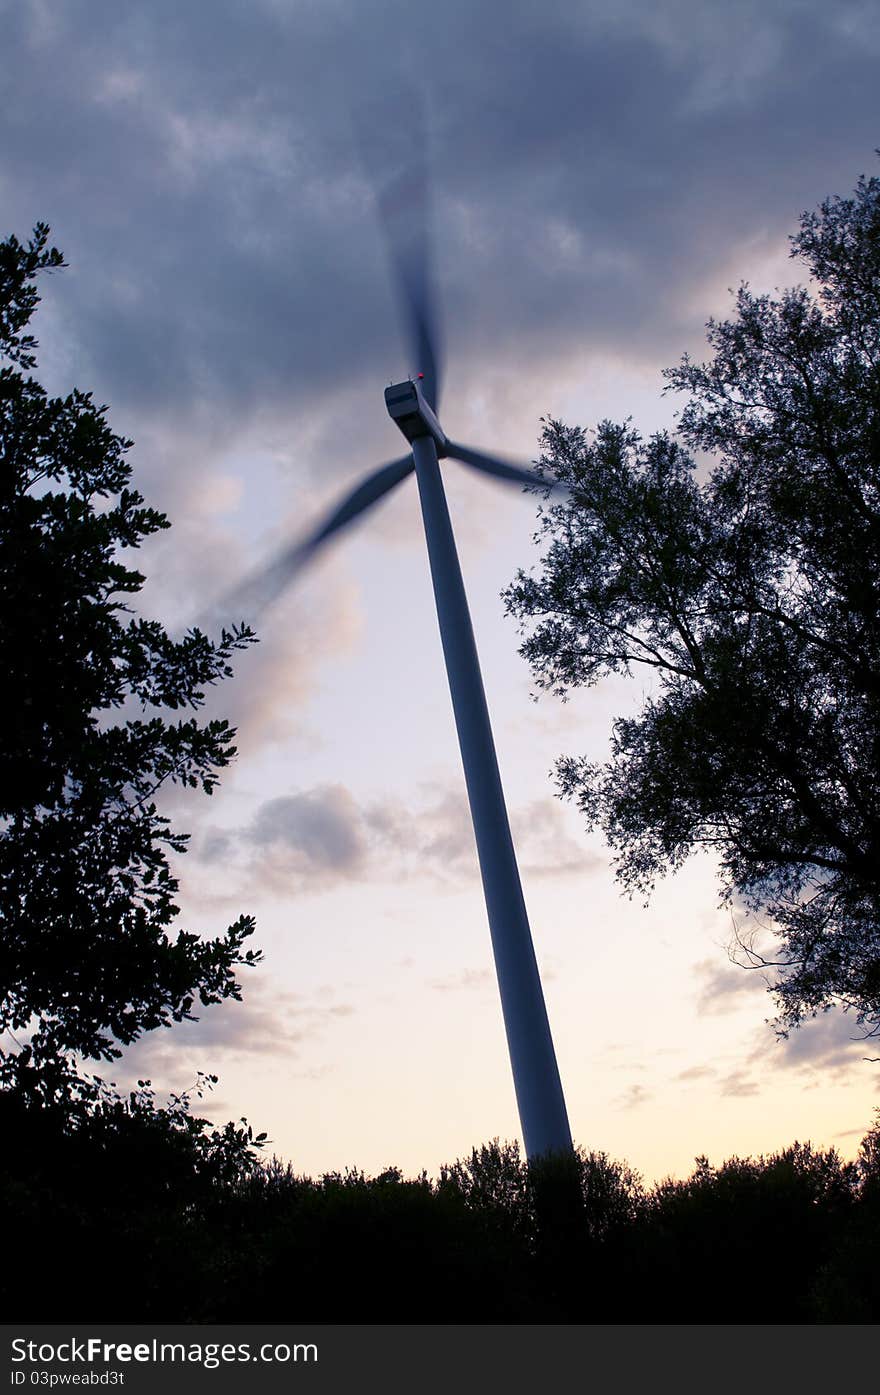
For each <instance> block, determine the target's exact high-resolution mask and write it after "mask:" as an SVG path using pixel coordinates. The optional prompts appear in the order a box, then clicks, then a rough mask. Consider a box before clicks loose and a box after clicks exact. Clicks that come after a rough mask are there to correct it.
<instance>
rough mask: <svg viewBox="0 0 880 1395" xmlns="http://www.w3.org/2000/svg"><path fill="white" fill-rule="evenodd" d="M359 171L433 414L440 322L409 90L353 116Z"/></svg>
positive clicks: (417, 108)
mask: <svg viewBox="0 0 880 1395" xmlns="http://www.w3.org/2000/svg"><path fill="white" fill-rule="evenodd" d="M352 122H353V126H354V131H355V140H356V143H357V145H358V147H359V149H360V156H361V164H362V167H363V170H364V173H365V175H366V178H367V181H368V183H369V184H370V186H371V188H372V190H373V193H374V196H375V199H376V205H377V208H378V212H379V221H380V225H381V228H382V232H383V233H384V237H385V245H386V249H387V253H388V260H389V263H390V268H391V275H392V279H393V282H394V288H395V292H396V294H397V298H398V301H399V305H400V311H401V315H402V319H403V327H404V332H405V334H406V340H407V349H408V352H409V353H410V355H411V356H412V362H411V363H410V364H409V365H408V368H409V371H410V372H411V374H412V376H413V377H415V376H416V374H418V373H421V374H423V375H424V376H423V378H422V381H421V388H422V392H423V393H424V395H425V397H426V398H427V400H428V402H430V404H431V406H432V407H433V409H434V410H435V411H436V410H437V403H438V401H439V398H440V379H441V375H442V365H441V358H442V349H441V334H440V327H439V319H438V315H437V311H436V298H435V295H434V286H433V273H432V252H431V235H430V233H431V200H430V196H429V194H430V190H429V179H428V166H427V160H426V157H425V150H426V146H427V126H428V122H427V115H426V111H425V102H424V98H423V96H422V94H421V92H420V91H419V89H418V87H416V86H415V84H413V83H411V82H410V81H409V80H407V79H401V80H398V81H397V82H396V83H395V84H393V85H392V88H391V89H390V90H389V92H388V93H386V96H385V98H384V99H383V100H382V101H381V102H379V103H371V104H365V105H363V106H362V107H361V108H360V109H359V110H358V111H357V112H353V113H352Z"/></svg>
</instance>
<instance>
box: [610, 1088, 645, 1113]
mask: <svg viewBox="0 0 880 1395" xmlns="http://www.w3.org/2000/svg"><path fill="white" fill-rule="evenodd" d="M650 1098H651V1091H650V1090H647V1089H646V1088H645V1086H644V1085H630V1087H629V1089H628V1090H627V1091H626V1092H625V1093H624V1094H622V1095H620V1096H619V1097H618V1099H617V1100H616V1101H615V1103H616V1104H617V1107H618V1109H639V1108H641V1106H642V1105H643V1104H647V1102H648V1100H649V1099H650Z"/></svg>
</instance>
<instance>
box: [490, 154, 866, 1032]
mask: <svg viewBox="0 0 880 1395" xmlns="http://www.w3.org/2000/svg"><path fill="white" fill-rule="evenodd" d="M792 244H793V245H792V256H794V257H797V258H799V259H800V260H801V262H802V263H803V264H804V266H805V268H806V270H807V271H808V272H809V274H810V276H811V277H812V278H813V280H814V288H813V289H811V290H808V289H803V288H799V289H793V290H787V291H785V292H783V293H782V294H781V295H778V296H777V297H776V298H774V297H771V296H768V295H754V294H752V292H751V291H750V290H749V288H748V286H747V285H743V286H742V287H741V288H740V290H739V292H738V295H737V297H736V314H735V317H734V318H733V319H732V320H730V321H725V322H722V323H718V322H716V321H714V320H710V321H709V324H708V339H709V343H710V345H711V347H712V349H713V351H714V357H713V358H712V359H711V360H710V361H709V362H707V363H704V364H696V363H692V362H691V361H690V360H689V359H688V357H687V356H685V357H684V358H683V359H682V361H681V363H680V364H679V365H678V367H676V368H673V369H670V370H668V371H667V372H666V375H665V376H666V377H667V379H668V382H669V388H671V389H675V390H679V391H683V392H687V393H689V394H690V397H689V401H688V403H687V405H686V406H685V408H684V410H683V411H682V413H681V415H680V419H679V431H678V435H677V437H671V436H670V435H668V434H666V433H662V432H661V433H658V434H656V435H654V436H652V437H651V438H650V440H648V441H643V440H642V439H641V438H640V437H639V435H638V433H637V432H636V431H635V430H634V429H632V427H631V426H630V425H629V424H628V423H626V424H624V425H613V424H612V423H610V422H607V421H606V422H603V423H602V424H601V425H600V426H599V428H598V430H597V432H596V434H595V437H592V436H588V434H587V433H586V432H585V431H584V430H582V429H581V428H578V427H568V426H564V425H562V424H561V423H559V422H557V421H549V422H547V423H545V429H544V432H543V439H542V457H541V463H542V466H543V468H545V469H546V470H547V471H549V472H550V473H552V474H554V475H557V476H558V477H560V478H561V479H562V480H563V481H565V482H566V483H567V484H568V485H569V486H570V493H569V494H568V495H567V496H566V497H565V498H564V499H563V501H562V502H560V503H556V504H546V505H544V507H543V511H542V522H541V532H540V533H539V538H538V541H540V542H542V543H543V544H545V545H546V553H545V555H544V557H543V561H542V563H541V565H540V567H539V569H538V571H537V574H536V575H526V574H524V573H523V572H520V573H519V574H518V575H517V578H516V579H515V581H514V584H513V585H512V586H511V587H510V588H509V590H508V591H507V593H506V603H507V606H508V609H509V611H510V612H512V613H513V614H514V615H515V616H517V617H518V618H519V620H520V621H521V623H522V625H523V628H524V632H525V634H526V638H525V642H524V644H523V646H522V653H523V654H524V656H525V657H526V658H527V659H528V661H529V663H530V664H531V666H532V670H533V673H534V675H535V678H536V681H537V683H538V685H539V687H541V688H544V689H547V690H551V691H553V692H555V693H558V694H560V695H565V694H566V693H567V692H568V691H569V690H571V689H572V688H576V687H579V686H581V685H590V684H593V683H595V682H596V681H597V680H598V679H599V678H601V677H602V676H603V675H605V674H609V673H630V672H632V671H633V670H634V669H637V668H639V667H641V668H642V669H643V670H644V671H649V672H651V673H652V674H653V675H654V678H653V684H652V688H651V690H650V691H649V694H648V696H647V698H646V699H645V701H644V704H643V706H642V709H641V712H640V713H639V715H638V716H635V717H628V718H620V719H619V720H617V721H616V722H615V723H614V727H613V738H612V753H611V758H610V760H608V761H607V763H604V764H602V763H595V762H590V761H588V760H584V759H577V758H568V759H563V760H561V761H560V762H559V763H558V770H557V774H558V780H559V784H560V788H561V791H562V793H563V794H564V795H566V796H568V797H571V798H573V799H574V800H575V801H576V802H577V804H578V805H579V807H580V809H581V810H582V811H583V813H584V814H585V815H586V817H587V821H588V824H589V825H591V826H598V827H601V828H602V829H603V830H604V832H605V835H606V837H607V838H608V840H609V842H610V844H611V846H612V848H613V849H614V850H615V854H616V858H617V874H618V877H619V878H620V880H621V881H622V883H623V885H624V887H625V888H626V889H628V890H629V891H630V892H632V891H633V890H637V891H641V892H644V893H647V892H648V891H650V888H651V886H652V885H653V883H654V880H655V879H656V877H657V876H658V875H659V874H661V873H662V872H664V871H666V870H669V869H671V868H676V867H677V866H679V865H680V864H681V863H682V862H683V861H684V859H685V858H686V857H687V855H688V854H689V853H690V852H691V851H692V850H693V849H695V848H708V849H710V850H711V851H712V852H713V853H714V854H715V855H716V856H717V858H718V861H719V863H720V868H721V878H722V885H723V891H724V896H725V897H726V898H727V899H728V900H733V899H734V898H737V897H738V898H741V899H742V901H743V902H744V903H745V904H746V905H747V906H748V907H750V908H751V909H752V910H753V911H755V912H759V913H763V914H765V915H766V916H767V917H769V918H770V919H771V920H772V922H773V926H774V929H775V932H777V934H778V944H779V949H778V954H777V953H775V952H772V953H771V957H772V958H773V959H774V960H775V961H776V964H777V967H778V971H779V972H778V982H777V985H776V986H775V988H774V991H775V993H776V997H777V1002H778V1007H779V1020H780V1024H781V1026H782V1027H783V1028H786V1027H791V1026H796V1025H797V1024H798V1023H799V1022H800V1021H801V1020H803V1018H804V1017H805V1016H808V1015H812V1014H814V1013H815V1012H816V1011H818V1010H821V1009H823V1008H825V1007H827V1006H828V1005H830V1004H831V1003H832V1002H835V1001H836V1002H839V1003H842V1004H844V1005H847V1006H851V1007H852V1008H854V1009H855V1010H856V1013H857V1016H858V1020H859V1021H860V1022H863V1023H865V1024H866V1026H867V1028H868V1029H870V1030H873V1031H877V1030H878V1028H880V800H878V783H877V771H878V763H880V180H878V179H876V178H874V179H865V178H862V179H860V181H859V183H858V187H857V189H856V191H855V196H854V197H853V198H849V199H841V198H832V199H828V200H826V202H825V203H823V204H822V206H821V209H820V210H819V212H816V213H808V214H804V215H803V218H802V220H801V225H800V232H799V233H798V234H797V236H795V237H794V238H792ZM667 390H668V389H667ZM689 450H692V451H698V452H703V453H707V454H708V456H709V457H713V458H714V459H712V461H711V469H710V468H709V465H708V464H706V465H705V466H704V465H703V464H701V465H699V466H698V464H697V462H696V461H695V459H694V457H693V456H692V455H690V454H689V453H688V451H689ZM754 943H755V942H754V941H752V945H753V946H754ZM745 948H746V952H747V953H748V952H749V945H748V939H747V937H746V944H745ZM751 962H753V963H757V962H763V961H761V960H760V956H757V954H756V955H755V957H754V958H753V959H752V960H751Z"/></svg>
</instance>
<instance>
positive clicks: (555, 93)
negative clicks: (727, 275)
mask: <svg viewBox="0 0 880 1395" xmlns="http://www.w3.org/2000/svg"><path fill="white" fill-rule="evenodd" d="M3 19H4V50H5V60H6V61H5V88H4V124H5V134H4V141H3V149H2V164H0V178H2V187H3V192H4V207H5V213H6V218H7V220H11V221H12V223H13V224H14V225H15V226H16V227H17V228H18V230H19V231H24V230H25V229H26V227H27V225H28V224H29V223H31V222H32V221H33V220H34V219H36V218H38V217H43V218H46V219H48V220H49V221H50V222H51V223H52V224H53V226H54V228H55V232H56V235H57V238H58V240H59V242H60V243H61V244H62V245H63V246H64V247H65V249H66V251H67V253H68V255H69V258H70V259H71V261H72V263H73V270H72V271H71V272H70V273H67V275H66V277H65V279H64V281H63V283H62V282H61V281H58V282H56V283H55V285H54V286H53V303H54V305H55V308H56V313H57V315H58V317H59V319H60V320H61V322H62V323H63V325H64V329H65V332H66V334H67V336H68V337H69V339H70V341H71V343H72V344H73V345H74V346H75V353H74V355H73V357H74V359H75V362H76V366H77V376H78V377H80V378H83V379H86V380H94V381H95V383H96V385H97V387H98V390H99V392H100V393H101V394H102V396H106V397H108V399H109V400H110V401H111V402H112V403H114V404H116V405H117V407H118V408H119V409H120V410H122V409H124V411H125V412H127V413H134V412H137V413H139V414H141V415H144V416H147V415H151V416H155V413H156V412H157V411H158V412H161V413H162V414H164V415H166V416H169V417H170V416H171V415H172V414H173V413H175V412H177V413H183V414H185V415H187V416H189V417H199V418H200V419H201V420H203V421H207V420H210V421H211V422H212V423H213V428H212V429H213V430H214V431H215V432H218V431H219V432H220V433H222V432H223V431H224V430H227V429H229V427H230V425H231V424H235V426H236V429H237V428H238V427H239V426H240V424H241V422H242V420H243V419H244V418H246V417H247V415H248V414H250V413H253V412H254V411H256V410H258V409H260V410H266V409H268V408H274V409H275V410H276V411H277V412H279V413H281V414H282V415H283V416H284V417H285V418H286V419H287V420H288V421H292V420H295V419H296V417H297V415H300V416H302V415H308V413H309V412H311V411H313V410H314V409H315V408H316V407H319V406H320V407H321V409H322V410H325V411H327V412H329V411H330V408H331V406H332V403H333V401H334V399H335V398H336V396H337V394H338V392H339V389H340V385H341V384H349V385H350V384H351V383H352V382H354V381H364V382H366V381H367V380H369V381H370V382H373V381H374V380H375V382H376V387H377V389H378V387H379V386H381V385H382V384H383V383H384V382H385V381H387V380H388V379H389V378H391V377H394V376H397V375H398V374H399V373H401V372H402V371H405V370H406V369H408V368H412V367H413V365H411V364H409V363H408V362H407V355H406V353H405V352H404V351H403V350H402V348H401V345H400V340H399V336H398V332H397V326H396V323H395V317H394V303H393V297H392V294H391V291H390V287H389V284H388V271H387V267H386V265H385V262H384V257H383V250H382V245H381V238H380V235H379V231H378V227H377V220H376V217H375V213H374V208H373V192H372V189H371V179H373V180H375V177H376V176H377V174H378V173H379V171H380V170H383V171H384V170H385V169H388V170H391V171H392V172H397V171H398V170H399V169H400V167H401V165H402V164H405V163H406V160H407V159H408V158H409V157H410V155H411V153H412V149H413V147H416V146H420V145H421V144H422V143H423V140H424V136H423V132H422V124H421V122H420V120H418V119H417V113H415V111H414V107H413V100H412V86H411V82H410V76H409V75H411V74H417V75H418V80H419V83H420V85H422V86H423V88H424V92H425V97H426V110H427V133H428V140H427V144H428V148H429V153H430V158H431V167H432V169H433V174H434V185H435V190H436V205H437V219H436V242H437V245H438V257H437V261H438V278H439V282H440V288H441V292H442V299H443V303H444V307H445V310H446V320H447V335H446V337H447V340H448V341H449V343H450V346H453V345H454V346H455V347H456V348H457V349H458V350H459V351H460V352H461V353H462V354H465V355H467V354H473V353H480V354H486V353H491V354H493V355H494V356H497V357H501V358H503V359H505V360H507V361H509V362H510V363H511V365H512V366H513V365H516V367H517V369H518V371H519V372H522V371H523V370H524V369H525V368H526V367H528V368H529V369H530V370H534V369H535V368H536V367H539V363H538V362H537V361H536V360H537V359H540V357H541V356H544V357H546V358H548V359H552V358H553V356H564V355H566V354H567V353H568V352H570V351H572V350H574V349H583V348H589V347H592V348H593V349H610V348H619V349H625V350H626V352H627V354H629V355H630V356H632V357H633V358H634V359H636V358H639V357H642V358H644V357H646V356H647V357H648V358H649V359H652V358H653V357H654V356H655V355H656V354H657V353H658V352H659V353H661V354H662V355H668V354H670V353H672V354H676V352H677V348H678V347H679V343H678V341H679V340H680V338H681V336H682V335H683V334H686V333H689V332H690V331H691V330H692V329H693V327H694V325H695V324H696V323H698V322H699V320H700V319H701V318H702V311H701V310H700V309H699V308H697V307H696V306H695V304H694V299H693V292H694V290H695V289H697V288H699V286H700V285H701V284H703V283H704V282H705V281H706V280H707V278H710V277H711V276H713V275H716V274H717V273H718V272H719V270H721V269H726V268H727V267H728V265H729V263H730V260H731V257H732V256H733V255H734V254H735V253H737V252H739V251H743V249H745V248H748V247H750V248H752V249H754V247H755V246H756V245H757V244H761V245H763V244H765V243H766V242H767V240H768V239H770V240H774V239H781V238H782V237H783V235H784V233H785V231H788V230H790V229H791V227H792V225H793V221H794V219H795V218H796V216H797V213H798V212H799V211H800V209H801V208H802V207H805V206H809V205H812V204H814V203H815V202H816V201H817V200H818V199H819V198H821V197H822V196H823V195H824V194H825V193H827V192H829V191H830V190H831V189H839V190H840V191H841V192H845V191H846V190H847V189H848V188H849V187H851V184H852V182H853V180H854V177H855V175H856V174H857V173H858V172H859V171H860V169H862V168H863V167H864V166H865V165H866V163H870V161H871V158H872V157H871V151H872V148H873V146H874V144H876V58H877V43H876V33H875V32H873V29H872V26H871V25H870V23H869V21H868V19H867V12H866V11H864V10H860V9H859V7H858V6H850V7H847V6H834V7H830V6H827V5H824V4H822V3H820V0H812V2H811V0H800V3H793V0H791V2H789V0H769V3H765V4H762V5H757V4H753V3H743V0H733V3H731V4H729V5H725V6H724V7H719V6H717V5H715V4H710V3H708V0H705V3H700V2H699V0H692V3H688V4H686V5H684V6H682V5H681V4H676V3H670V2H669V0H667V3H665V4H663V3H661V4H658V5H656V6H646V5H640V4H630V5H623V6H621V5H620V4H619V3H618V2H617V0H614V3H612V0H608V3H607V4H605V5H596V6H591V7H589V10H587V9H585V7H583V6H572V5H570V4H563V3H555V4H550V5H548V4H543V5H540V6H538V5H528V4H522V5H510V4H507V3H502V0H490V3H486V4H481V5H479V6H474V5H473V4H472V3H471V2H470V0H447V3H446V4H444V5H442V6H422V7H413V6H412V5H411V4H404V3H403V0H374V3H371V4H370V5H368V6H361V5H353V4H341V3H329V4H325V5H320V6H305V5H294V6H290V7H288V6H283V5H279V4H274V3H269V2H268V0H262V3H261V2H260V0H254V3H252V4H249V5H247V6H242V5H237V4H234V3H233V2H232V0H215V3H212V4H211V6H210V7H208V6H205V5H199V4H191V5H183V6H181V5H179V4H178V3H173V4H172V3H171V2H170V0H157V2H156V3H154V4H151V5H150V6H148V7H143V6H141V7H136V8H135V7H131V6H119V5H116V4H110V3H109V0H70V3H68V4H65V5H63V6H51V5H49V4H47V3H45V0H29V2H28V0H23V2H21V0H19V2H18V3H7V4H6V5H5V6H4V7H3ZM358 132H360V133H361V135H364V134H366V135H367V136H368V139H367V140H366V141H363V140H360V141H359V140H358V138H357V134H356V133H358ZM364 144H366V145H367V147H368V150H369V151H370V152H371V153H370V155H369V158H368V165H369V177H367V176H366V175H365V170H364V162H363V153H362V150H361V149H360V148H359V147H360V146H363V145H364ZM733 274H734V275H735V271H734V273H733ZM597 406H599V404H597ZM380 409H381V403H377V410H380ZM389 439H390V437H389Z"/></svg>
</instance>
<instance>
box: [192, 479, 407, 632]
mask: <svg viewBox="0 0 880 1395" xmlns="http://www.w3.org/2000/svg"><path fill="white" fill-rule="evenodd" d="M412 469H413V458H412V456H411V455H407V456H402V457H401V458H400V459H399V460H392V461H390V463H389V464H387V465H382V466H380V468H379V469H378V470H374V472H373V473H372V474H371V475H368V476H367V478H366V479H365V480H364V481H363V483H362V484H359V485H358V486H357V488H356V489H353V490H352V491H351V493H350V494H347V495H346V496H345V497H344V498H343V499H341V500H340V501H339V503H338V504H337V505H336V508H335V509H333V510H332V511H331V512H330V513H329V514H328V515H327V517H326V518H325V519H324V521H323V522H322V523H321V524H320V525H319V526H318V527H317V528H315V529H314V531H313V532H311V533H309V534H308V535H307V536H306V537H305V538H301V539H300V540H299V541H297V542H293V543H290V544H288V546H287V547H285V548H283V549H282V550H281V551H280V552H279V553H278V554H277V555H276V556H275V558H274V559H273V560H272V561H271V562H269V563H268V564H267V565H266V566H264V567H261V568H260V569H259V571H256V572H253V573H252V574H251V575H250V576H249V577H246V578H245V579H244V581H243V582H242V583H241V584H240V585H239V586H237V587H236V588H235V590H234V591H232V592H231V593H230V594H229V595H228V596H227V597H226V598H225V599H224V601H223V603H222V611H223V613H224V614H226V615H228V614H229V613H230V612H231V611H232V609H237V610H238V611H239V612H240V613H241V614H242V615H249V616H250V617H251V618H254V617H255V616H256V615H257V614H258V613H260V612H261V611H264V610H266V609H267V607H268V606H270V605H272V603H273V602H274V601H276V600H277V599H278V597H279V596H280V595H281V593H282V591H284V589H285V588H286V587H287V586H289V585H290V583H291V582H292V581H294V580H295V579H296V577H297V576H298V574H299V573H300V572H301V571H302V569H303V567H305V566H307V565H308V563H309V562H311V560H312V558H313V557H315V555H316V554H317V553H318V552H320V550H321V548H322V547H323V546H324V544H325V543H326V542H327V541H328V540H329V539H330V538H332V537H333V535H334V534H335V533H339V532H341V530H342V529H343V528H347V527H348V526H349V525H350V524H351V523H353V522H354V520H355V519H356V518H358V517H359V516H360V515H361V514H362V513H366V512H367V510H368V509H371V508H372V507H373V506H374V505H375V504H378V502H379V500H380V499H382V498H384V496H385V495H386V494H388V493H389V492H390V491H391V490H392V489H394V488H395V487H396V486H397V485H398V484H400V483H401V481H402V480H404V479H406V477H407V475H408V474H410V472H411V471H412ZM219 611H220V607H218V613H219Z"/></svg>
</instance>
